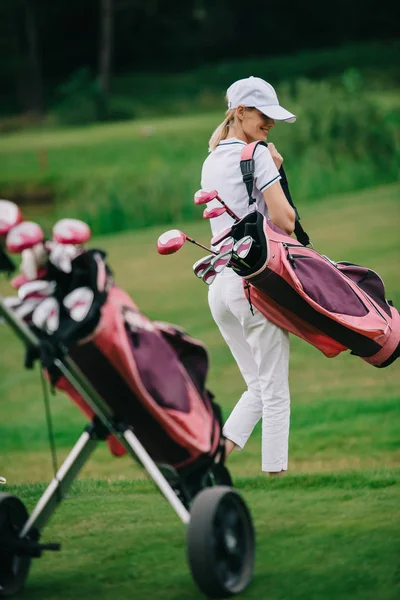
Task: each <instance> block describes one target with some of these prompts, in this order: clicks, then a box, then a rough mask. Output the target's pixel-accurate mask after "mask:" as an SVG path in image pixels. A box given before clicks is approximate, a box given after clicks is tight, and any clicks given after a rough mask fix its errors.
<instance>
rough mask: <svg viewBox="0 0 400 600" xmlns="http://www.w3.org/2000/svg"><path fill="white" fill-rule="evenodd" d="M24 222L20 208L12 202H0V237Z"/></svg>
mask: <svg viewBox="0 0 400 600" xmlns="http://www.w3.org/2000/svg"><path fill="white" fill-rule="evenodd" d="M21 221H22V214H21V211H20V210H19V208H18V206H17V205H16V204H15V203H14V202H11V201H10V200H0V237H1V236H3V235H4V236H5V235H7V233H8V232H9V231H10V229H12V228H13V227H15V226H16V225H18V223H20V222H21Z"/></svg>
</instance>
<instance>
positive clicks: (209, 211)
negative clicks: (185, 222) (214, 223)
mask: <svg viewBox="0 0 400 600" xmlns="http://www.w3.org/2000/svg"><path fill="white" fill-rule="evenodd" d="M224 213H226V208H225V206H210V207H209V206H207V207H206V208H205V209H204V212H203V219H214V217H219V216H221V215H223V214H224Z"/></svg>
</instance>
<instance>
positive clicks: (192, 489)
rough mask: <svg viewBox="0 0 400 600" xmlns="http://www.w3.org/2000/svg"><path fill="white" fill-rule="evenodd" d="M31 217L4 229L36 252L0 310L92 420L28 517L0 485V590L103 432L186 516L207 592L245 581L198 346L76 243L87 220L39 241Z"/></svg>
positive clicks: (22, 572)
mask: <svg viewBox="0 0 400 600" xmlns="http://www.w3.org/2000/svg"><path fill="white" fill-rule="evenodd" d="M0 208H1V207H0ZM69 221H71V222H72V221H74V220H69ZM71 222H70V223H69V224H68V226H69V227H70V228H71V227H72V226H73V228H74V227H78V229H79V228H81V229H82V222H75V223H72V224H71ZM32 225H33V224H32V223H26V222H25V223H20V224H16V226H15V227H14V228H13V229H10V232H9V234H8V235H7V244H6V248H7V250H10V249H11V250H12V251H18V252H24V251H25V250H29V251H30V252H32V253H31V254H28V255H25V257H26V258H25V262H26V264H29V267H30V270H29V269H28V271H29V273H25V272H24V273H23V274H22V275H19V276H18V277H17V278H15V279H14V280H13V281H12V282H11V283H12V286H13V287H14V288H17V289H18V297H17V298H7V299H4V300H3V299H1V298H0V316H2V317H3V319H4V320H5V321H6V322H7V323H8V324H9V325H10V326H11V328H12V329H13V330H14V331H15V333H16V334H17V335H18V336H19V337H20V338H21V339H22V341H23V342H24V343H25V346H26V355H25V362H26V366H27V367H31V366H32V364H33V363H34V362H35V361H40V363H41V366H42V367H43V368H44V371H45V374H46V377H47V379H48V380H49V381H50V382H51V385H52V386H54V387H56V388H58V389H60V390H62V391H63V392H65V393H67V394H68V395H69V396H70V398H71V399H72V400H73V401H74V402H75V403H76V404H77V405H78V407H79V408H80V409H81V410H82V411H83V412H84V413H85V415H86V416H87V417H89V419H90V420H91V424H90V425H89V426H88V427H87V428H85V431H84V432H83V433H82V435H81V437H80V438H79V439H78V441H77V443H76V444H75V446H74V448H73V449H72V450H71V453H70V454H69V455H68V457H67V458H66V459H65V461H64V463H63V465H62V466H61V468H60V469H59V470H58V472H57V474H55V477H54V479H53V481H52V482H51V483H50V485H49V487H48V488H47V489H46V491H45V492H44V494H43V496H42V497H41V499H40V500H39V502H38V504H37V505H36V507H35V509H34V511H33V512H32V514H31V516H30V517H29V515H28V513H27V511H26V509H25V507H24V505H23V504H22V503H21V501H20V500H19V499H18V498H16V497H15V496H11V495H9V494H0V565H1V566H2V568H0V597H2V596H9V595H11V594H13V593H15V592H17V591H19V590H20V589H21V588H22V587H23V585H24V583H25V579H26V578H27V575H28V571H29V565H30V561H31V558H32V557H35V556H36V557H38V556H40V555H41V553H42V551H43V550H57V549H59V546H58V545H57V544H40V543H39V539H40V536H41V530H42V528H43V526H44V524H45V523H46V522H47V520H48V519H49V518H50V515H51V514H52V512H54V510H55V508H56V506H57V504H58V503H59V502H61V500H62V498H63V497H64V495H65V493H66V490H67V488H68V486H69V485H70V484H71V483H72V481H73V479H74V477H76V475H77V474H78V472H79V471H80V469H81V468H82V466H83V464H84V463H85V462H86V460H87V458H88V457H89V455H90V454H91V452H92V451H93V449H94V447H95V445H96V444H97V443H98V442H99V441H101V440H107V443H108V445H109V447H110V450H111V452H112V453H113V454H114V455H122V454H125V453H128V454H130V455H131V456H132V458H134V459H136V460H138V461H139V462H140V463H141V464H142V466H144V467H145V469H146V470H147V471H148V473H149V475H150V476H151V477H152V479H153V481H154V482H155V483H156V484H157V486H158V487H159V489H160V491H161V492H162V493H163V495H164V496H165V497H166V499H167V500H168V501H169V502H170V504H171V506H172V507H173V508H174V510H175V512H176V513H177V514H178V516H179V517H180V518H181V520H182V521H183V522H184V523H185V524H187V525H188V531H187V554H188V562H189V565H190V569H191V573H192V576H193V578H194V580H195V582H196V583H197V585H198V587H199V588H200V589H201V590H202V591H203V593H205V594H207V595H210V596H213V597H220V598H224V597H228V596H232V595H235V594H237V593H240V592H242V591H243V590H244V589H245V587H246V586H247V585H248V583H249V581H250V579H251V577H252V570H253V563H254V532H253V526H252V521H251V516H250V513H249V511H248V509H247V506H246V504H245V503H244V501H243V500H242V498H241V497H240V495H239V494H238V493H237V492H236V491H235V490H234V489H233V487H232V485H233V484H232V480H231V477H230V474H229V471H228V470H227V468H226V467H225V464H224V438H223V436H222V426H221V416H220V409H219V407H218V405H217V404H215V403H214V402H213V396H212V394H211V392H209V391H208V390H207V388H206V378H207V373H208V368H209V358H208V353H207V350H206V348H205V346H204V345H203V344H202V343H201V342H200V341H198V340H195V339H193V338H191V337H190V336H189V335H187V334H186V333H185V332H184V331H183V330H182V329H180V328H179V327H177V326H175V325H172V324H169V323H161V322H156V321H152V320H150V319H149V318H147V317H146V316H145V315H144V314H142V313H141V312H140V311H139V309H138V307H137V306H136V304H135V303H134V302H133V301H132V299H131V298H130V297H129V295H128V294H126V293H125V292H124V291H123V290H121V289H120V288H119V287H118V286H116V284H115V282H114V280H113V275H112V273H111V271H110V269H109V268H108V266H107V264H106V262H105V253H104V252H102V251H100V250H96V249H91V250H87V249H85V248H83V246H82V245H80V243H78V242H82V241H83V238H85V241H87V238H88V235H87V232H85V233H84V235H83V237H82V235H81V233H82V231H81V230H79V231H78V230H76V231H75V233H74V234H73V235H70V234H69V233H68V232H67V233H66V234H65V232H64V231H62V234H63V235H61V236H57V235H56V236H54V235H53V241H51V242H45V241H44V238H43V235H42V232H41V231H39V228H38V226H36V227H33V226H32ZM83 225H84V224H83ZM59 229H60V228H59ZM61 229H62V230H63V227H61ZM53 234H54V228H53ZM64 234H65V235H64ZM54 237H55V238H56V239H54ZM0 241H1V240H0ZM74 245H75V246H76V247H75V250H74V249H73V248H72V246H74ZM2 246H3V248H2V252H3V255H5V252H4V244H2ZM39 246H40V248H38V247H39ZM42 246H43V248H42ZM32 248H34V249H35V252H33V250H32ZM42 250H44V252H42ZM38 256H39V257H40V261H39V262H40V264H39V263H38V259H37V257H38ZM35 261H36V262H35ZM3 264H4V269H5V270H7V271H10V270H11V269H12V263H11V262H10V261H9V260H7V261H6V260H4V261H3ZM27 275H28V276H27ZM35 277H36V278H35ZM226 540H228V541H229V545H228V542H226ZM4 561H5V562H4ZM3 563H4V565H5V566H4V567H3Z"/></svg>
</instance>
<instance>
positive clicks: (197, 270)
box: [192, 254, 215, 279]
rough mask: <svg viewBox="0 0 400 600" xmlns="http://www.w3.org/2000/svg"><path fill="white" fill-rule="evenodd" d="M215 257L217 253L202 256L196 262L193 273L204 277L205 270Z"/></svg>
mask: <svg viewBox="0 0 400 600" xmlns="http://www.w3.org/2000/svg"><path fill="white" fill-rule="evenodd" d="M213 258H215V254H207V256H204V257H203V258H200V259H199V260H198V261H196V262H195V263H194V265H193V267H192V268H193V273H194V274H195V275H196V277H198V278H199V279H201V278H202V277H203V274H204V271H205V270H206V269H208V267H209V266H210V265H211V261H212V259H213Z"/></svg>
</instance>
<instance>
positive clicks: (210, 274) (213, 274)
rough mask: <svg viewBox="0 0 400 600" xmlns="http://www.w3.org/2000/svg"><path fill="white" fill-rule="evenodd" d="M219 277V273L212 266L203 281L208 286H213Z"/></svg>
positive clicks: (204, 275) (204, 274)
mask: <svg viewBox="0 0 400 600" xmlns="http://www.w3.org/2000/svg"><path fill="white" fill-rule="evenodd" d="M217 275H218V273H217V271H216V270H215V269H214V267H213V266H212V265H210V266H209V267H208V268H207V269H206V270H205V271H204V273H203V276H202V280H203V281H204V283H205V284H206V285H211V284H212V282H213V281H214V279H215V278H216V276H217Z"/></svg>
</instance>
